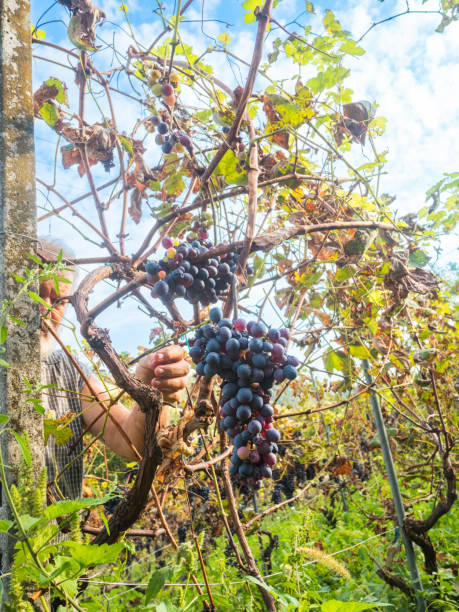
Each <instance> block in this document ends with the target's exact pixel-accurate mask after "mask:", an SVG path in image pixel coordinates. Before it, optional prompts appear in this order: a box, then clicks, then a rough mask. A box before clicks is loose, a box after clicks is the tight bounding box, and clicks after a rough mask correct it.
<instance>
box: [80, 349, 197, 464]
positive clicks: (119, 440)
mask: <svg viewBox="0 0 459 612" xmlns="http://www.w3.org/2000/svg"><path fill="white" fill-rule="evenodd" d="M189 370H190V366H189V365H188V363H187V362H186V361H185V360H184V359H183V350H182V349H181V348H180V347H179V346H175V345H174V346H169V347H166V348H165V349H163V350H161V351H159V352H158V353H152V354H151V355H147V356H146V357H144V359H142V360H141V361H139V363H138V365H137V369H136V376H137V378H139V379H140V380H141V381H142V382H144V383H146V384H151V385H153V386H154V387H155V388H156V389H158V390H159V391H161V392H162V393H163V398H164V400H165V401H166V402H169V403H173V402H176V401H178V400H179V399H180V396H181V394H182V392H183V389H184V388H185V387H186V383H187V378H188V372H189ZM89 382H90V384H91V386H92V388H93V389H94V390H95V392H96V393H97V397H98V399H99V400H100V401H102V402H103V403H104V404H105V405H106V406H108V405H109V403H110V398H109V393H108V392H107V391H106V389H105V387H104V385H103V384H102V383H101V381H100V380H99V379H97V378H95V377H92V378H91V379H90V381H89ZM82 394H83V395H88V396H90V395H92V393H91V392H90V391H89V389H88V387H87V386H86V385H85V386H84V387H83V389H82ZM81 404H82V410H83V421H84V424H85V426H86V427H87V426H90V429H89V431H90V432H91V433H92V434H93V435H98V434H99V433H100V432H101V431H103V440H104V442H105V444H106V445H107V446H108V447H109V448H110V449H111V450H112V451H114V452H115V453H116V454H117V455H120V456H121V457H125V458H126V459H131V460H132V459H137V458H138V457H137V456H136V454H135V452H134V451H133V450H132V448H131V447H130V446H129V444H128V443H127V442H126V440H125V439H124V437H123V436H122V434H121V433H120V431H119V429H118V428H117V426H116V425H115V423H114V422H113V420H116V421H117V422H118V423H119V424H120V426H121V428H122V429H123V431H124V432H125V433H126V435H127V436H128V437H129V439H130V440H131V442H132V444H133V445H134V446H135V448H136V449H137V451H138V452H139V453H140V454H142V452H143V442H144V429H145V415H144V414H143V412H142V411H141V410H140V408H139V406H138V405H137V404H135V405H134V407H133V409H132V410H128V409H127V408H126V407H125V406H123V405H122V404H120V403H117V404H114V405H113V406H111V408H110V414H111V417H112V418H107V417H106V413H105V412H104V411H103V410H102V408H101V407H100V405H99V404H98V403H97V402H96V401H94V400H93V401H91V400H86V399H82V401H81ZM168 421H169V415H168V409H167V406H163V407H162V411H161V415H160V427H165V426H166V425H167V424H168Z"/></svg>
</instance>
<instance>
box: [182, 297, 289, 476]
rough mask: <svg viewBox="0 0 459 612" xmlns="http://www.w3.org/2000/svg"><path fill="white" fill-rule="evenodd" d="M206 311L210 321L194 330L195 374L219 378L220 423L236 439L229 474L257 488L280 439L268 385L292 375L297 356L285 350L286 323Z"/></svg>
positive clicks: (192, 348)
mask: <svg viewBox="0 0 459 612" xmlns="http://www.w3.org/2000/svg"><path fill="white" fill-rule="evenodd" d="M209 316H210V320H211V323H208V324H206V325H204V326H203V327H201V328H200V329H199V330H198V332H197V334H196V338H195V340H194V343H193V346H192V347H191V349H190V357H191V358H192V360H193V361H194V363H196V372H197V374H199V375H201V376H208V377H211V376H215V375H216V374H217V375H219V376H220V377H221V378H222V385H221V395H220V417H221V427H222V429H223V430H224V431H226V433H227V434H228V436H229V438H230V440H231V441H232V443H233V444H234V452H233V456H232V459H231V463H232V465H231V470H230V472H231V475H232V477H233V479H234V480H235V481H236V482H238V483H240V484H241V485H242V484H248V485H251V486H253V487H255V488H259V487H260V481H261V479H262V478H271V476H272V471H271V468H272V466H273V465H274V464H275V463H276V454H277V452H278V447H277V443H278V442H279V440H280V433H279V432H278V431H277V429H275V428H274V427H273V426H272V423H273V414H274V409H273V407H272V406H271V405H270V398H271V389H272V387H273V385H274V383H275V382H277V383H279V382H282V381H283V380H285V379H288V380H294V379H295V378H296V377H297V375H298V373H297V370H296V368H297V366H298V365H299V361H298V359H297V358H296V357H294V356H292V355H290V356H289V355H287V354H286V352H285V347H286V346H287V341H288V337H289V334H288V331H287V330H286V329H285V328H282V329H268V328H267V327H266V325H264V324H263V323H261V322H256V321H249V323H246V322H245V321H244V320H242V319H236V320H234V321H231V320H229V319H224V318H222V312H221V310H220V308H212V309H211V310H210V313H209Z"/></svg>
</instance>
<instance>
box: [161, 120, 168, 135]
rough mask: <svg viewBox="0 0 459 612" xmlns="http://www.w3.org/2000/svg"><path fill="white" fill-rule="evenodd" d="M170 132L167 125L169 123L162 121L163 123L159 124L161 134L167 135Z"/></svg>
mask: <svg viewBox="0 0 459 612" xmlns="http://www.w3.org/2000/svg"><path fill="white" fill-rule="evenodd" d="M168 131H169V126H168V125H167V123H164V121H161V123H158V132H159V133H160V134H167V133H168Z"/></svg>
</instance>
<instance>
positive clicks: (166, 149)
mask: <svg viewBox="0 0 459 612" xmlns="http://www.w3.org/2000/svg"><path fill="white" fill-rule="evenodd" d="M173 148H174V145H173V144H172V143H171V142H170V141H169V140H166V142H164V143H163V145H162V147H161V149H162V151H163V153H165V154H166V155H168V154H169V153H172V149H173Z"/></svg>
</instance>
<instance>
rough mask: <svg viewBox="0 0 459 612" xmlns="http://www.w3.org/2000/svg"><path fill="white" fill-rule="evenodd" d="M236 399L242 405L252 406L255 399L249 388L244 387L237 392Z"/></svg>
mask: <svg viewBox="0 0 459 612" xmlns="http://www.w3.org/2000/svg"><path fill="white" fill-rule="evenodd" d="M236 397H237V399H238V400H239V401H240V402H241V404H250V402H251V401H252V398H253V393H252V391H251V390H250V389H249V388H248V387H242V389H239V391H238V392H237V395H236Z"/></svg>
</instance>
